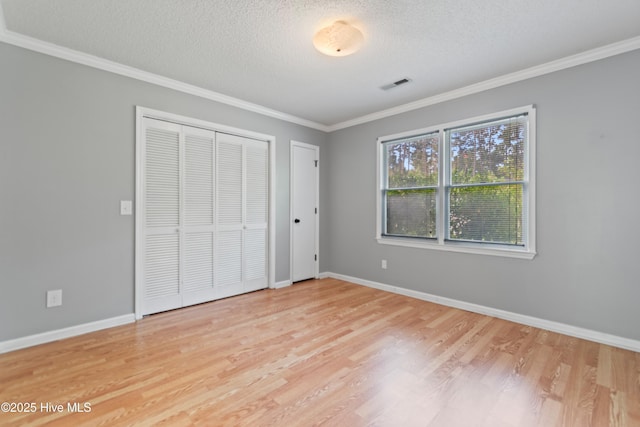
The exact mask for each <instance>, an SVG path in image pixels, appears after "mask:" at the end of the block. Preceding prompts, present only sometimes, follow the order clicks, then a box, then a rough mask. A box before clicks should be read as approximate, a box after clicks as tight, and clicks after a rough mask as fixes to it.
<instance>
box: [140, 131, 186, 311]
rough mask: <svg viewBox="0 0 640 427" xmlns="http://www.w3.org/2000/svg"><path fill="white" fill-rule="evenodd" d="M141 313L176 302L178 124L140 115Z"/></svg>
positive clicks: (179, 301)
mask: <svg viewBox="0 0 640 427" xmlns="http://www.w3.org/2000/svg"><path fill="white" fill-rule="evenodd" d="M144 121H145V123H144V129H143V144H144V146H143V153H144V154H143V155H144V162H143V173H142V176H143V193H144V197H143V199H142V202H143V206H142V209H143V218H144V227H143V229H144V231H143V233H144V244H143V245H142V251H143V252H144V253H143V254H142V260H143V272H142V281H143V286H142V289H143V297H142V312H143V314H148V313H154V312H158V311H163V310H169V309H172V308H176V307H180V306H181V304H182V297H181V293H180V273H181V271H180V244H181V241H180V138H181V131H180V126H179V125H175V124H171V123H166V122H162V121H159V120H153V119H144Z"/></svg>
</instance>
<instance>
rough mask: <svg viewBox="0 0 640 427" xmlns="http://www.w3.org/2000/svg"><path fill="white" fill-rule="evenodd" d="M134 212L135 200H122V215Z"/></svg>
mask: <svg viewBox="0 0 640 427" xmlns="http://www.w3.org/2000/svg"><path fill="white" fill-rule="evenodd" d="M131 214H133V202H132V201H131V200H120V215H131Z"/></svg>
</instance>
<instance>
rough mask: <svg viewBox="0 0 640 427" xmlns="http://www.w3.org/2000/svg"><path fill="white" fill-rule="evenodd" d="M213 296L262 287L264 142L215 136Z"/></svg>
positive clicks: (265, 198)
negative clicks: (214, 278)
mask: <svg viewBox="0 0 640 427" xmlns="http://www.w3.org/2000/svg"><path fill="white" fill-rule="evenodd" d="M216 146H217V166H216V172H217V238H216V255H215V259H216V273H217V276H216V281H215V282H216V295H217V296H218V297H219V298H223V297H226V296H230V295H236V294H239V293H243V292H250V291H254V290H257V289H263V288H266V287H267V285H268V281H267V277H268V275H267V226H266V225H267V222H268V182H269V175H268V167H267V164H268V144H267V143H266V142H263V141H255V140H252V139H249V138H243V137H239V136H235V135H228V134H217V145H216Z"/></svg>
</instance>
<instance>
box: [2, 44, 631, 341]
mask: <svg viewBox="0 0 640 427" xmlns="http://www.w3.org/2000/svg"><path fill="white" fill-rule="evenodd" d="M0 64H1V67H0V132H1V133H0V135H1V136H0V290H1V291H2V294H1V295H0V341H3V340H8V339H13V338H19V337H24V336H28V335H32V334H36V333H40V332H46V331H52V330H56V329H60V328H64V327H68V326H74V325H79V324H83V323H87V322H91V321H96V320H102V319H107V318H110V317H115V316H119V315H124V314H130V313H132V312H133V309H134V308H133V306H134V281H133V278H134V271H133V270H134V220H133V217H132V216H120V215H119V205H118V203H119V200H123V199H134V197H135V195H134V188H135V182H134V180H135V115H134V109H135V106H136V105H142V106H145V107H149V108H153V109H158V110H163V111H168V112H172V113H175V114H181V115H185V116H190V117H195V118H199V119H203V120H208V121H211V122H215V123H220V124H224V125H228V126H235V127H238V128H242V129H247V130H251V131H255V132H261V133H266V134H270V135H274V136H275V137H276V139H277V153H276V157H277V159H276V162H277V173H276V181H277V194H276V198H277V207H276V226H277V241H276V263H277V265H276V280H277V281H284V280H288V279H289V165H288V163H289V140H291V139H294V140H297V141H302V142H306V143H310V144H315V145H318V146H320V155H321V157H320V164H321V168H320V175H321V176H320V185H321V188H320V197H321V210H320V227H321V236H320V271H328V272H334V273H340V274H345V275H350V276H354V277H358V278H362V279H367V280H373V281H377V282H381V283H386V284H390V285H396V286H402V287H405V288H407V289H414V290H419V291H423V292H428V293H432V294H435V295H440V296H444V297H449V298H455V299H458V300H462V301H467V302H471V303H476V304H482V305H485V306H489V307H494V308H498V309H503V310H508V311H512V312H515V313H520V314H524V315H531V316H535V317H539V318H542V319H548V320H552V321H556V322H563V323H567V324H570V325H574V326H579V327H583V328H588V329H592V330H595V331H600V332H605V333H611V334H615V335H619V336H622V337H627V338H631V339H636V340H637V339H640V329H639V328H638V327H637V325H639V324H640V310H638V309H637V301H640V262H638V255H639V251H638V249H637V242H638V241H640V223H639V221H638V219H637V218H638V213H639V212H640V191H638V184H640V177H639V174H640V173H639V172H638V168H637V159H638V158H640V136H639V135H640V133H638V132H637V130H636V127H637V125H636V123H637V121H638V118H639V117H640V104H639V103H638V99H640V80H639V79H638V77H637V75H638V72H639V71H640V51H636V52H631V53H628V54H624V55H620V56H617V57H613V58H609V59H606V60H602V61H598V62H594V63H591V64H587V65H583V66H580V67H576V68H572V69H568V70H564V71H561V72H557V73H553V74H550V75H546V76H542V77H539V78H536V79H531V80H528V81H524V82H520V83H516V84H512V85H509V86H505V87H501V88H498V89H494V90H490V91H486V92H483V93H479V94H476V95H472V96H468V97H465V98H461V99H457V100H453V101H449V102H445V103H442V104H438V105H434V106H431V107H428V108H424V109H421V110H416V111H412V112H409V113H405V114H401V115H397V116H394V117H389V118H386V119H382V120H378V121H375V122H371V123H368V124H363V125H360V126H356V127H353V128H349V129H345V130H341V131H337V132H334V133H332V134H330V135H328V136H327V135H325V134H324V133H323V132H319V131H315V130H312V129H309V128H305V127H303V126H298V125H294V124H290V123H287V122H283V121H279V120H276V119H272V118H268V117H265V116H261V115H258V114H254V113H250V112H247V111H244V110H240V109H236V108H233V107H229V106H226V105H222V104H218V103H215V102H211V101H207V100H204V99H201V98H197V97H194V96H190V95H186V94H183V93H179V92H175V91H172V90H169V89H164V88H160V87H157V86H154V85H150V84H146V83H143V82H140V81H136V80H133V79H129V78H125V77H121V76H117V75H113V74H110V73H106V72H102V71H99V70H95V69H92V68H88V67H85V66H81V65H77V64H73V63H69V62H66V61H63V60H58V59H55V58H51V57H48V56H45V55H41V54H37V53H34V52H30V51H27V50H23V49H20V48H17V47H13V46H9V45H6V44H3V43H0ZM526 104H535V105H536V107H537V115H538V126H537V131H538V141H537V143H538V151H537V160H538V169H537V173H538V181H537V184H538V198H537V215H538V223H537V230H538V233H537V236H538V253H539V254H538V256H537V257H536V258H535V259H534V260H532V261H524V260H517V259H508V258H497V257H488V256H478V255H467V254H456V253H447V252H437V251H428V250H419V249H411V248H402V247H391V246H386V245H385V246H383V245H379V244H377V243H376V241H375V239H374V235H375V211H376V209H375V191H376V189H375V176H376V162H375V141H376V138H377V137H379V136H382V135H389V134H392V133H397V132H401V131H406V130H411V129H416V128H420V127H425V126H428V125H433V124H438V123H443V122H448V121H452V120H458V119H463V118H467V117H472V116H476V115H481V114H486V113H491V112H495V111H500V110H503V109H507V108H513V107H518V106H522V105H526ZM383 258H384V259H387V260H388V261H389V268H388V269H387V270H381V269H380V260H381V259H383ZM48 289H63V300H64V304H63V306H62V307H58V308H55V309H46V308H45V292H46V290H48Z"/></svg>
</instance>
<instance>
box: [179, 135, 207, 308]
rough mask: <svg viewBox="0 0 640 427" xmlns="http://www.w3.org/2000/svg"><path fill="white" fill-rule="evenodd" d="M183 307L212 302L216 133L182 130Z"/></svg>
mask: <svg viewBox="0 0 640 427" xmlns="http://www.w3.org/2000/svg"><path fill="white" fill-rule="evenodd" d="M183 135H184V167H183V171H184V172H183V182H184V185H183V209H184V214H183V224H184V225H183V227H182V230H183V242H184V244H183V251H182V261H183V269H182V271H183V274H182V305H192V304H198V303H201V302H205V301H211V300H213V299H215V292H214V286H213V284H214V258H213V251H214V208H215V206H214V194H215V192H214V189H215V181H214V178H215V176H214V175H215V174H214V165H215V151H214V148H215V133H214V132H212V131H207V130H203V129H196V128H190V127H187V126H184V127H183Z"/></svg>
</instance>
